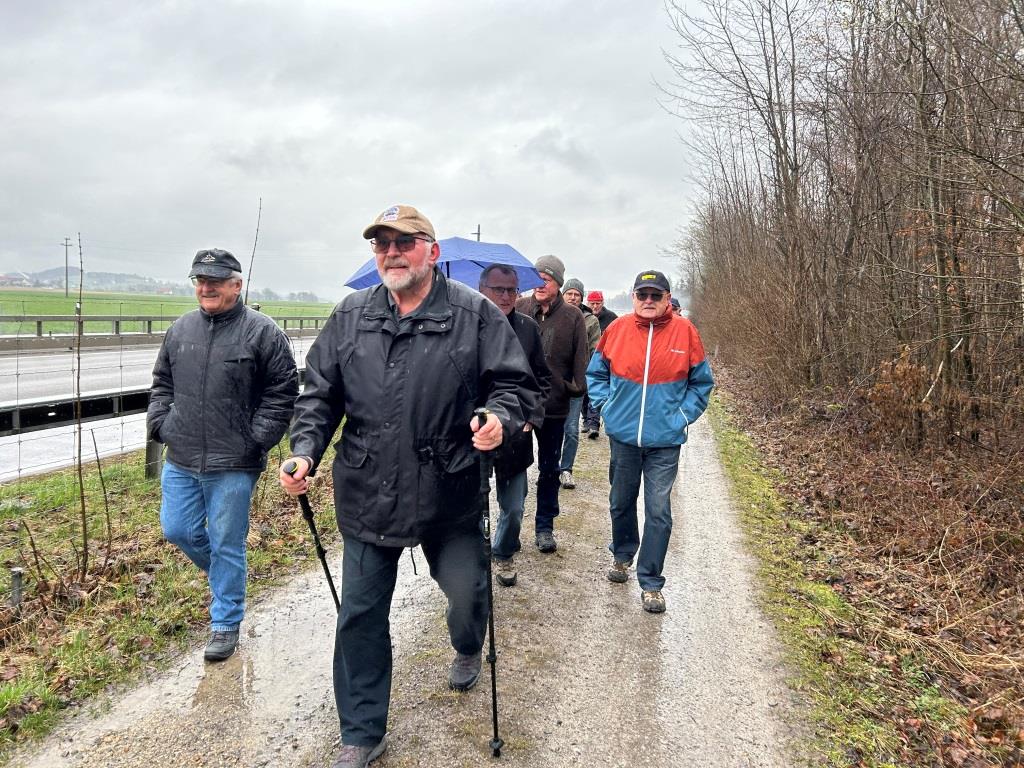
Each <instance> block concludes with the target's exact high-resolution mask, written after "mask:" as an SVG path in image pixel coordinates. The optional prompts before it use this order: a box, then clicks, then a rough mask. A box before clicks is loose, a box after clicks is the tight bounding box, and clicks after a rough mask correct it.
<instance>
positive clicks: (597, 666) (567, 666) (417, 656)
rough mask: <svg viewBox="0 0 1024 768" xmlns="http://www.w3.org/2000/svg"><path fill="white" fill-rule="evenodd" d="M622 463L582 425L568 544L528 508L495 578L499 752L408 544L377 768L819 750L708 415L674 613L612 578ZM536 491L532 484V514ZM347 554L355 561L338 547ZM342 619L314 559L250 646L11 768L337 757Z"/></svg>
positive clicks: (771, 762) (680, 522)
mask: <svg viewBox="0 0 1024 768" xmlns="http://www.w3.org/2000/svg"><path fill="white" fill-rule="evenodd" d="M607 465H608V444H607V441H606V439H605V438H604V436H603V435H602V437H601V439H600V440H597V441H590V440H587V439H585V438H584V439H582V440H581V444H580V452H579V456H578V458H577V466H576V478H577V487H576V489H575V490H571V491H566V490H563V491H562V496H561V502H562V503H561V506H562V514H561V516H560V517H559V518H558V520H557V521H556V531H555V532H556V537H557V539H558V551H557V552H556V553H555V554H552V555H542V554H540V553H539V552H537V550H536V548H535V547H534V546H533V529H532V523H530V522H527V523H526V524H525V525H524V530H523V536H524V548H523V552H522V553H521V555H519V556H518V557H517V558H516V560H517V564H518V567H519V583H518V584H517V585H516V586H515V587H512V588H502V587H500V586H498V585H497V584H495V617H496V620H497V628H496V638H497V642H498V649H499V659H498V702H499V726H500V732H501V737H502V738H503V739H504V740H505V747H504V749H503V751H502V756H501V758H500V761H496V760H494V759H493V758H492V757H491V752H490V749H489V745H488V743H489V740H490V737H491V719H490V714H491V691H490V685H489V677H488V678H486V679H484V678H482V679H481V683H480V684H479V685H477V687H476V688H475V689H474V690H472V691H470V692H469V693H467V694H455V693H452V692H450V691H449V690H448V687H447V669H448V664H449V662H450V660H451V657H452V655H453V653H454V652H453V651H452V649H451V647H450V645H449V644H448V641H447V636H446V632H445V625H444V616H443V612H444V603H443V596H442V595H441V593H440V590H438V589H437V587H436V586H435V584H434V583H433V582H432V581H431V579H430V578H429V576H428V575H427V568H426V563H425V561H424V559H423V557H422V555H419V554H418V553H417V557H416V560H417V565H418V571H419V574H418V575H415V574H414V573H413V567H412V560H411V559H410V558H409V557H403V560H402V567H401V569H400V576H399V585H398V587H397V589H396V591H395V599H394V603H393V607H392V614H391V615H392V633H393V640H394V647H395V669H394V684H393V696H392V707H391V718H390V723H389V734H388V739H389V747H388V751H387V753H386V754H385V756H384V757H383V758H382V759H381V760H379V761H377V762H376V763H374V766H375V767H376V766H380V768H399V767H401V768H405V767H407V766H434V767H436V766H445V767H448V766H452V767H453V768H454V767H460V766H467V767H468V766H481V765H487V764H490V763H492V762H494V763H495V764H498V763H499V762H500V763H501V764H505V765H508V766H520V767H522V768H541V767H544V768H548V767H552V768H554V767H561V766H583V765H586V766H634V765H640V766H648V767H650V768H676V767H677V766H706V767H710V768H715V767H717V766H721V767H722V768H726V767H728V768H745V767H747V766H758V767H764V768H783V767H784V766H790V765H794V764H798V763H801V762H803V759H802V758H800V757H799V756H798V754H797V747H796V746H795V744H796V739H797V737H798V735H799V734H801V733H804V732H805V726H803V725H802V717H801V709H800V706H799V704H798V702H797V701H796V700H795V698H794V696H793V694H792V693H791V692H790V691H789V689H788V688H787V687H786V685H785V682H784V680H785V676H786V672H785V670H784V668H783V667H782V665H781V662H780V660H779V659H780V652H779V650H778V647H777V644H776V641H775V638H774V635H773V632H772V628H771V626H770V624H769V623H768V621H767V620H766V619H765V618H764V617H763V616H762V615H761V613H760V612H759V611H758V609H757V607H756V606H755V602H754V597H753V591H754V589H755V587H754V583H753V579H752V570H753V562H752V560H751V558H750V557H749V556H748V555H747V554H745V552H744V549H743V540H742V535H741V532H740V530H739V526H738V524H737V521H736V515H735V511H734V509H733V508H732V506H731V501H730V498H729V493H728V488H727V485H726V483H725V479H724V477H723V474H722V471H721V468H720V466H719V464H718V460H717V457H716V454H715V449H714V443H713V439H712V436H711V432H710V428H709V426H708V425H707V423H706V421H704V420H702V421H700V422H698V423H697V424H696V425H695V426H694V427H693V428H692V429H691V431H690V443H689V444H688V445H687V446H686V447H684V449H683V460H682V467H681V471H680V476H679V480H678V481H677V483H676V488H675V491H674V498H673V510H674V516H675V529H674V532H673V540H672V546H671V548H670V551H669V557H668V561H667V565H666V576H667V584H666V587H665V596H666V599H667V601H668V612H667V613H665V614H663V615H660V616H655V615H651V614H647V613H644V611H643V610H642V609H641V606H640V590H639V587H638V585H637V582H636V578H635V574H632V573H631V575H630V580H629V582H628V583H627V584H613V583H611V582H609V581H607V579H606V578H605V575H604V574H605V570H606V569H607V566H608V564H609V561H610V555H609V554H608V552H607V549H606V546H607V542H608V536H609V523H608V512H607V498H608V481H607ZM532 507H533V501H532V494H531V498H530V499H529V500H528V502H527V515H528V516H529V512H530V510H531V508H532ZM331 564H332V570H333V571H334V572H340V554H339V553H338V552H334V553H332V556H331ZM333 616H334V611H333V605H332V603H331V599H330V595H329V593H328V591H327V588H326V585H325V583H324V581H323V577H322V575H321V574H320V573H319V571H310V572H308V573H306V574H304V575H302V576H299V577H297V578H296V579H294V580H293V581H291V582H289V583H288V584H286V585H284V586H282V587H281V588H280V589H279V590H277V591H276V592H275V593H274V595H273V596H271V597H268V598H266V599H264V600H262V601H260V602H259V603H258V604H256V605H253V606H251V607H250V611H249V614H248V617H247V619H246V622H245V624H244V625H243V638H242V643H241V646H240V650H239V652H238V653H237V654H236V655H235V656H234V657H232V658H231V659H229V660H228V661H227V662H225V663H224V664H220V665H205V664H204V663H203V660H202V650H201V648H197V650H195V651H194V652H193V653H191V654H189V655H188V656H185V657H182V658H180V659H177V660H175V661H173V662H172V663H171V664H170V665H169V667H168V668H167V669H165V670H164V671H162V672H160V673H158V674H155V675H154V676H153V677H152V679H150V680H149V681H147V682H145V683H143V684H141V685H139V686H137V687H136V688H134V689H132V690H127V691H120V692H118V693H116V694H114V695H111V696H110V697H108V698H107V699H106V700H105V701H103V702H100V703H98V704H96V705H95V706H93V707H90V708H89V711H83V712H80V713H78V714H76V715H75V716H74V717H72V718H70V719H69V720H68V722H67V723H66V724H65V725H63V726H61V727H60V728H59V729H58V730H57V731H55V732H54V733H53V734H52V735H51V736H50V737H49V738H48V739H47V740H46V741H44V742H43V743H41V744H39V745H36V746H35V747H33V748H32V749H31V750H25V751H22V752H21V753H19V754H18V755H16V756H15V758H14V759H13V760H12V762H11V765H15V766H22V767H24V768H43V767H44V766H45V768H57V767H59V766H66V767H67V768H99V767H100V766H103V767H104V768H107V767H109V768H136V767H141V766H147V767H148V766H152V767H153V768H162V767H165V766H166V767H167V768H185V767H186V766H328V765H330V763H331V759H332V757H333V755H334V753H335V751H336V750H337V746H338V726H337V718H336V714H335V710H334V699H333V695H332V692H331V677H330V669H331V648H332V642H333ZM484 671H485V675H487V674H488V668H487V667H485V670H484Z"/></svg>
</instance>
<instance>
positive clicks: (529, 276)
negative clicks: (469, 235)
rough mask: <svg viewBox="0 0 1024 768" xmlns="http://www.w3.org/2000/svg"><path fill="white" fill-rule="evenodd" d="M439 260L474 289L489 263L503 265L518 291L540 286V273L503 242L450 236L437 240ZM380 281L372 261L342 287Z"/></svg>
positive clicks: (451, 274) (447, 271) (366, 285)
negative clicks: (516, 280)
mask: <svg viewBox="0 0 1024 768" xmlns="http://www.w3.org/2000/svg"><path fill="white" fill-rule="evenodd" d="M437 244H438V245H439V246H440V247H441V257H440V258H439V259H438V260H437V266H438V267H440V268H441V271H442V272H444V273H445V275H447V276H448V277H450V278H451V279H452V280H458V281H459V282H460V283H465V284H466V285H468V286H469V287H471V288H473V289H474V290H475V289H476V287H477V286H478V285H479V284H480V273H481V272H483V271H484V269H486V268H487V267H489V266H490V265H491V264H506V265H508V266H510V267H512V268H513V269H514V270H515V271H516V275H518V277H519V290H520V291H529V290H531V289H533V288H538V287H540V286H541V285H543V283H544V281H543V280H542V279H541V276H540V274H539V273H538V272H537V270H536V269H534V268H533V264H531V263H530V262H529V261H527V259H526V257H525V256H523V254H521V253H520V252H519V251H517V250H516V249H515V248H513V247H512V246H511V245H506V244H505V243H480V242H477V241H476V240H466V239H465V238H463V237H449V238H447V239H445V240H438V241H437ZM379 282H380V275H378V274H377V260H376V259H374V258H371V259H370V260H369V261H368V262H366V263H365V264H363V266H361V267H360V268H359V269H357V270H356V272H355V274H354V275H352V277H350V278H349V279H348V280H346V281H345V285H347V286H348V287H349V288H369V287H370V286H371V285H377V283H379Z"/></svg>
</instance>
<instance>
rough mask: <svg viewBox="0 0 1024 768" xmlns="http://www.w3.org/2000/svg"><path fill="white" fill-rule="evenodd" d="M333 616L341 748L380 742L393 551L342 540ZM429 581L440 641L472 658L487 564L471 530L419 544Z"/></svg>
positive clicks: (396, 553) (483, 615)
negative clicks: (437, 602) (337, 607)
mask: <svg viewBox="0 0 1024 768" xmlns="http://www.w3.org/2000/svg"><path fill="white" fill-rule="evenodd" d="M344 540H345V552H344V558H343V561H342V568H341V613H339V614H338V628H337V634H336V635H335V641H334V699H335V703H336V704H337V707H338V717H339V719H340V720H341V743H342V744H354V745H356V746H371V745H374V744H376V743H377V742H379V741H380V740H381V738H383V736H384V734H385V733H386V731H387V726H388V708H389V707H390V705H391V624H390V621H389V618H388V617H389V614H390V613H391V596H392V594H393V593H394V591H395V581H396V579H397V578H398V560H399V558H400V557H401V555H402V551H403V550H402V549H401V548H399V547H378V546H375V545H373V544H367V543H365V542H362V541H359V540H357V539H354V538H351V537H349V536H345V537H344ZM421 546H422V548H423V554H424V556H425V557H426V559H427V563H428V565H429V566H430V575H431V577H432V578H433V579H434V581H436V582H437V583H438V586H440V587H441V591H442V592H444V594H445V596H446V597H447V598H448V612H447V619H448V634H449V636H450V638H451V642H452V646H453V647H454V648H455V650H456V651H458V652H459V653H464V654H473V653H477V652H478V651H479V650H480V649H481V648H482V647H483V644H484V632H485V630H486V627H487V559H486V557H485V555H484V541H483V535H482V534H481V532H480V530H479V528H478V527H477V526H471V527H469V528H466V527H464V528H463V529H461V530H459V531H452V532H449V533H447V534H446V535H444V536H442V537H438V538H436V539H432V540H430V541H424V542H422V544H421Z"/></svg>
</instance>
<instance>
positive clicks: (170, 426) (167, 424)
mask: <svg viewBox="0 0 1024 768" xmlns="http://www.w3.org/2000/svg"><path fill="white" fill-rule="evenodd" d="M177 417H178V409H177V408H175V407H174V403H171V407H170V408H168V409H167V413H166V415H165V416H164V420H163V421H161V422H160V427H159V428H158V430H157V432H158V433H159V435H160V442H161V443H163V444H164V445H171V443H172V442H173V441H174V435H175V431H174V428H175V422H176V421H177Z"/></svg>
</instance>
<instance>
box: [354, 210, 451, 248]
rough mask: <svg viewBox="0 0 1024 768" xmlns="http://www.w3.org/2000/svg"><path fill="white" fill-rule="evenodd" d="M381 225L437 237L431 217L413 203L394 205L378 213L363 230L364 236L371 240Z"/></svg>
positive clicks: (432, 237)
mask: <svg viewBox="0 0 1024 768" xmlns="http://www.w3.org/2000/svg"><path fill="white" fill-rule="evenodd" d="M379 227H390V228H391V229H393V230H395V231H397V232H402V233H403V234H406V235H414V234H416V233H417V232H422V233H423V234H425V235H430V237H431V239H433V240H436V239H437V238H436V237H435V236H434V225H433V224H431V223H430V219H428V218H427V217H426V216H424V215H423V214H422V213H420V212H419V211H417V210H416V209H415V208H413V207H412V206H411V205H392V206H391V207H390V208H385V209H384V210H383V211H381V212H380V213H379V214H378V215H377V218H376V219H374V220H373V223H372V224H371V225H370V226H368V227H367V228H366V229H364V230H363V237H364V238H366V239H367V240H369V239H370V238H372V237H373V235H374V233H375V232H376V231H377V229H378V228H379Z"/></svg>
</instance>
